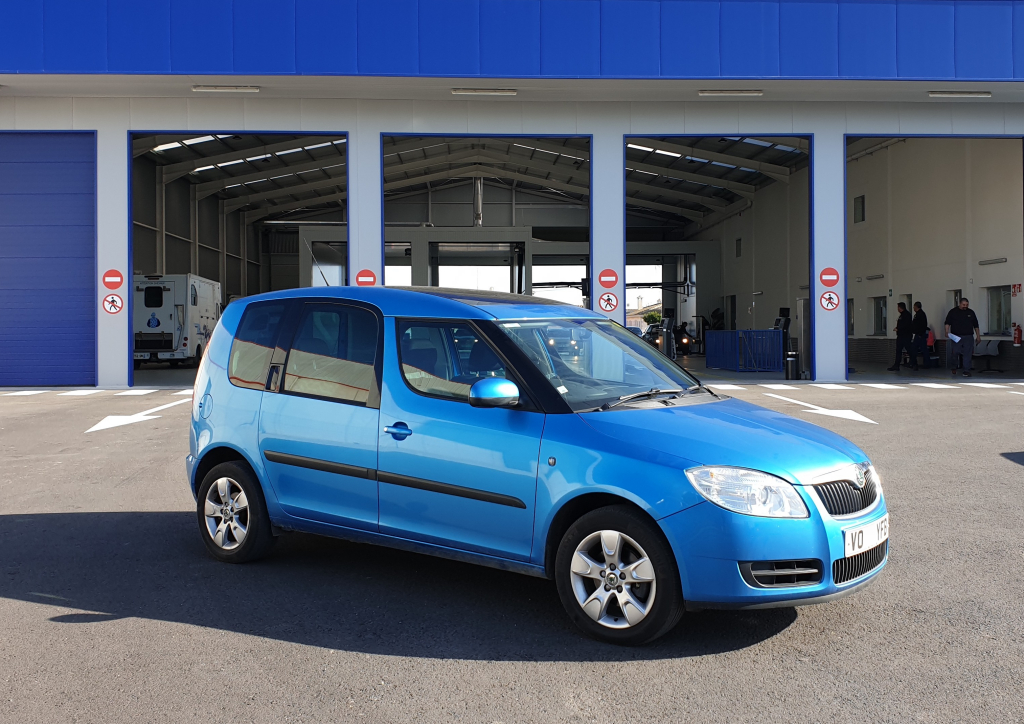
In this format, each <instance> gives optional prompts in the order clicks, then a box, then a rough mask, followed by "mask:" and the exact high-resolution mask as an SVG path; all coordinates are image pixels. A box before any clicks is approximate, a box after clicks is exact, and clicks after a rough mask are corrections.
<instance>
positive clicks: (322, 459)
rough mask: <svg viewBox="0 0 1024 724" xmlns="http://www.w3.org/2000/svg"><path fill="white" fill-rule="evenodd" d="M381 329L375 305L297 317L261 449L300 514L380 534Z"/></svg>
mask: <svg viewBox="0 0 1024 724" xmlns="http://www.w3.org/2000/svg"><path fill="white" fill-rule="evenodd" d="M293 319H296V318H293ZM380 327H381V317H380V315H379V313H377V312H376V310H372V309H370V308H368V307H362V306H355V305H349V304H334V303H318V302H313V303H310V302H307V303H305V304H302V308H301V310H300V311H299V312H298V313H297V323H296V325H295V334H294V338H293V339H292V341H291V344H290V349H289V350H288V355H287V360H286V361H282V364H281V365H280V367H281V370H280V374H278V373H277V372H275V370H274V369H273V367H272V369H271V372H270V381H269V382H268V387H270V388H272V389H271V390H270V391H268V392H267V393H265V394H264V396H263V404H262V408H261V410H260V451H261V452H262V454H263V457H264V459H265V461H266V469H267V473H268V475H269V477H270V481H271V484H272V485H273V486H274V490H275V492H276V493H277V497H278V500H279V501H280V503H281V507H282V508H283V509H284V510H285V512H287V513H289V514H290V515H293V516H296V517H299V518H306V519H309V520H315V521H319V522H322V523H331V524H334V525H341V526H346V527H350V528H359V529H362V530H371V531H376V530H377V481H376V468H377V427H378V422H379V415H380V411H379V409H378V408H379V403H380V392H379V389H380V388H379V379H380V378H379V370H380V350H379V346H380V339H381V329H380Z"/></svg>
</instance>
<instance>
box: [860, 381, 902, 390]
mask: <svg viewBox="0 0 1024 724" xmlns="http://www.w3.org/2000/svg"><path fill="white" fill-rule="evenodd" d="M861 385H862V386H863V387H874V388H875V389H876V390H905V389H907V388H906V386H905V385H890V384H889V383H888V382H862V383H861Z"/></svg>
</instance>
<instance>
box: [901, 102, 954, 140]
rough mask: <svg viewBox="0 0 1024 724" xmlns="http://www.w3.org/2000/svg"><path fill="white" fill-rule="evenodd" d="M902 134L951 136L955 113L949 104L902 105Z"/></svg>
mask: <svg viewBox="0 0 1024 724" xmlns="http://www.w3.org/2000/svg"><path fill="white" fill-rule="evenodd" d="M899 112H900V133H906V134H929V133H934V134H950V133H952V132H953V113H952V108H950V106H949V105H948V104H938V103H900V104H899Z"/></svg>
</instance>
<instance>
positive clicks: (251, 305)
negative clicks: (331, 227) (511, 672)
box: [186, 287, 889, 645]
mask: <svg viewBox="0 0 1024 724" xmlns="http://www.w3.org/2000/svg"><path fill="white" fill-rule="evenodd" d="M186 467H187V471H188V479H189V485H190V486H191V489H192V492H193V494H194V496H195V498H196V503H197V515H198V522H199V528H200V532H201V535H202V538H203V541H204V542H205V544H206V546H207V548H208V549H209V551H210V552H211V554H212V555H213V556H214V557H216V558H218V559H219V560H222V561H225V562H231V563H241V562H244V561H250V560H253V559H256V558H259V557H260V556H263V555H265V554H266V553H267V552H268V550H269V549H270V546H271V544H272V543H273V541H274V539H275V537H276V536H278V535H279V534H280V533H281V532H282V531H289V530H291V531H303V532H307V533H317V534H322V535H327V536H335V537H338V538H345V539H349V540H353V541H358V542H364V543H376V544H380V545H386V546H391V547H394V548H401V549H404V550H409V551H415V552H419V553H428V554H431V555H437V556H443V557H446V558H453V559H456V560H461V561H469V562H473V563H479V564H483V565H487V566H493V567H496V568H501V569H505V570H508V571H515V572H518V573H524V574H527V575H532V576H541V577H545V578H552V579H554V581H555V585H556V588H557V590H558V594H559V596H560V598H561V600H562V603H563V605H564V607H565V610H566V612H567V613H568V615H569V617H570V618H571V619H572V620H573V621H574V622H575V623H576V624H577V625H578V626H579V627H580V628H581V629H582V630H583V631H584V632H585V633H587V634H589V635H590V636H593V637H595V638H598V639H601V640H604V641H608V642H613V643H617V644H624V645H636V644H642V643H645V642H648V641H651V640H653V639H655V638H657V637H659V636H661V635H663V634H665V633H666V632H667V631H669V630H670V629H671V628H672V627H673V626H674V625H675V624H676V623H677V622H678V620H679V618H680V616H681V615H682V614H683V612H684V611H685V610H694V609H703V608H767V607H777V606H796V605H801V604H808V603H820V602H823V601H829V600H833V599H836V598H839V597H841V596H845V595H848V594H850V593H852V592H854V591H856V590H859V589H860V588H863V587H864V586H865V585H867V584H868V583H870V582H871V581H872V580H873V579H874V578H875V577H876V576H877V575H878V574H879V572H880V571H881V570H882V567H883V566H884V565H885V563H886V560H887V553H888V537H889V531H888V525H889V517H888V514H887V510H886V505H885V500H884V498H883V496H882V489H881V484H880V481H879V477H878V474H877V472H876V471H875V469H874V468H873V467H872V465H871V462H870V461H869V460H868V458H867V456H866V455H865V454H864V453H863V452H862V451H861V450H859V449H858V448H857V447H856V446H855V445H853V444H852V443H850V442H849V441H847V440H845V439H844V438H842V437H840V436H838V435H835V434H833V433H831V432H828V431H826V430H823V429H822V428H819V427H816V426H814V425H811V424H808V423H805V422H802V421H800V420H796V419H793V418H790V417H787V416H785V415H782V414H779V413H776V412H772V411H770V410H766V409H763V408H760V407H757V406H755V405H751V404H748V403H746V402H742V401H739V400H736V399H732V398H729V397H725V396H722V395H718V394H715V393H714V392H713V391H711V390H709V389H708V388H706V387H704V386H702V385H701V384H700V383H699V382H698V381H697V380H696V379H694V378H693V377H691V376H689V375H688V374H687V373H686V372H684V371H683V370H682V369H680V368H679V367H678V366H676V365H675V364H674V363H673V362H671V361H670V360H668V359H667V358H666V357H664V356H663V355H661V354H660V353H659V352H658V351H657V350H655V349H653V348H652V347H651V346H650V345H649V344H647V343H645V342H644V341H643V340H641V339H639V338H638V337H637V336H636V335H634V334H632V333H631V332H628V331H627V330H626V329H625V328H623V327H621V326H620V325H618V324H615V323H614V322H611V321H609V320H607V319H605V318H604V317H601V316H599V315H597V314H594V313H592V312H588V311H585V310H581V309H578V308H575V307H569V306H564V305H561V304H558V303H554V302H548V301H546V300H543V299H537V298H532V297H522V296H514V295H510V294H495V293H485V292H471V291H462V290H450V289H435V288H415V289H412V288H409V289H398V288H386V289H385V288H359V287H334V288H318V289H315V290H314V289H294V290H290V291H286V292H275V293H272V294H263V295H259V296H254V297H247V298H245V299H242V300H239V301H236V302H234V303H232V304H231V305H230V306H228V307H227V309H225V310H224V313H223V316H222V317H221V319H220V322H219V324H218V325H217V328H216V330H215V331H214V333H213V336H212V339H211V340H210V344H209V347H208V349H207V352H206V355H205V357H204V359H203V362H202V365H201V367H200V370H199V373H198V376H197V379H196V383H195V391H194V402H193V409H192V423H191V435H190V454H189V456H188V458H187V463H186Z"/></svg>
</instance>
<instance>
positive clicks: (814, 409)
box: [764, 392, 878, 425]
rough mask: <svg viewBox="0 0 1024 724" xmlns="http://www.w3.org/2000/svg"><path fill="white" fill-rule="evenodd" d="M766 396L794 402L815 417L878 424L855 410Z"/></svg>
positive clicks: (780, 396)
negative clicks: (826, 416) (831, 407)
mask: <svg viewBox="0 0 1024 724" xmlns="http://www.w3.org/2000/svg"><path fill="white" fill-rule="evenodd" d="M764 395H765V396H766V397H774V398H775V399H777V400H785V401H786V402H792V403H793V404H794V405H800V406H801V407H806V408H810V409H807V410H804V412H811V413H813V414H815V415H828V416H829V417H841V418H843V419H844V420H856V421H857V422H869V423H871V424H872V425H877V424H878V423H877V422H875V421H874V420H872V419H869V418H867V417H864V415H862V414H860V413H859V412H854V411H853V410H829V409H826V408H824V407H819V406H818V405H812V404H811V403H810V402H800V400H791V399H790V398H788V397H783V396H782V395H773V394H772V393H770V392H765V393H764Z"/></svg>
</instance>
